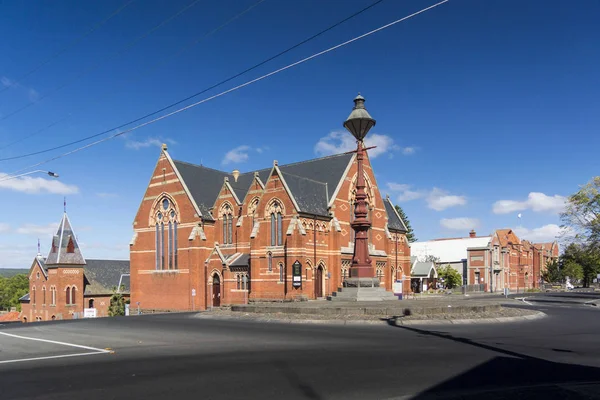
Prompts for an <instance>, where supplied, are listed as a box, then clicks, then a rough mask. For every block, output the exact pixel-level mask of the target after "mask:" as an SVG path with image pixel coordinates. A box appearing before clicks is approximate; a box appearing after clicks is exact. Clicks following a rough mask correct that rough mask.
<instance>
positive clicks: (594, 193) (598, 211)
mask: <svg viewBox="0 0 600 400" xmlns="http://www.w3.org/2000/svg"><path fill="white" fill-rule="evenodd" d="M561 219H562V221H563V227H565V228H568V229H569V231H570V232H572V233H573V234H574V236H575V239H576V242H579V243H581V244H585V245H587V246H589V247H591V248H592V249H593V250H598V249H599V247H600V176H596V177H594V178H592V180H591V181H590V182H588V183H587V184H585V185H583V186H582V187H581V188H580V189H579V191H578V192H577V193H575V194H573V195H571V196H569V198H568V199H567V203H566V207H565V211H564V212H563V213H562V214H561Z"/></svg>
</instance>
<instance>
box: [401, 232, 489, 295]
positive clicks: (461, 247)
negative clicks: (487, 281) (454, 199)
mask: <svg viewBox="0 0 600 400" xmlns="http://www.w3.org/2000/svg"><path fill="white" fill-rule="evenodd" d="M491 240H492V237H491V236H477V234H476V233H475V231H471V232H470V233H469V237H466V238H452V239H435V240H429V241H426V242H414V243H411V244H410V254H411V256H414V257H416V258H417V260H418V261H421V262H423V261H431V260H432V259H431V258H432V257H433V258H435V259H436V265H437V266H438V267H440V266H446V265H450V266H452V268H454V269H455V270H457V271H458V273H460V274H461V276H462V277H463V284H465V285H466V284H467V276H468V274H467V258H468V257H467V249H469V248H481V247H487V246H488V245H489V243H490V241H491ZM482 283H483V281H482Z"/></svg>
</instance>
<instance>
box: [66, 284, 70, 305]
mask: <svg viewBox="0 0 600 400" xmlns="http://www.w3.org/2000/svg"><path fill="white" fill-rule="evenodd" d="M65 294H66V296H67V297H66V299H65V304H66V305H69V304H71V288H70V287H68V286H67V288H66V289H65Z"/></svg>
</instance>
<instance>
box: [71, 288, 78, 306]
mask: <svg viewBox="0 0 600 400" xmlns="http://www.w3.org/2000/svg"><path fill="white" fill-rule="evenodd" d="M76 290H77V289H76V288H75V286H73V287H72V288H71V304H76V303H77V301H76V300H75V299H76V297H75V291H76Z"/></svg>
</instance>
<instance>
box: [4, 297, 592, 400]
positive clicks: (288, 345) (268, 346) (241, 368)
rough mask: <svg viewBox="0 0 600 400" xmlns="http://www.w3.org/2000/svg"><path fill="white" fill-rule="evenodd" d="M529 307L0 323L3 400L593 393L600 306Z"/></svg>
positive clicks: (472, 396)
mask: <svg viewBox="0 0 600 400" xmlns="http://www.w3.org/2000/svg"><path fill="white" fill-rule="evenodd" d="M512 301H513V302H514V303H515V304H520V305H524V304H523V303H522V302H520V303H519V302H518V301H517V300H512ZM536 304H537V303H536ZM540 304H541V303H540ZM525 306H526V305H525ZM527 307H529V306H527ZM532 308H538V309H542V310H543V311H544V312H545V313H547V314H548V317H547V318H544V319H541V320H537V321H527V322H518V323H510V324H492V325H481V324H479V325H444V326H423V327H421V328H416V327H413V326H410V327H408V326H407V327H395V326H388V325H379V326H360V327H357V326H333V325H331V326H326V325H296V324H277V323H272V324H270V323H257V322H250V321H243V322H240V321H220V320H210V319H203V318H197V317H196V316H195V314H173V315H154V316H140V317H123V318H103V319H95V320H85V321H64V322H46V323H39V324H28V325H20V324H18V325H10V326H9V325H5V326H0V393H1V394H0V398H1V399H3V400H7V399H30V398H36V399H53V400H54V399H70V400H73V399H85V400H95V399H102V400H105V399H142V398H143V399H196V398H200V399H429V398H435V399H440V398H448V399H458V398H460V399H481V398H482V396H485V399H486V400H494V399H503V398H511V399H538V398H550V399H570V398H600V335H599V334H598V333H599V332H600V311H599V310H598V308H595V307H587V306H584V305H582V304H566V305H565V304H560V305H558V304H551V303H548V304H542V305H535V306H532ZM73 345H77V346H80V347H73ZM81 346H84V347H81ZM594 396H595V397H594Z"/></svg>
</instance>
